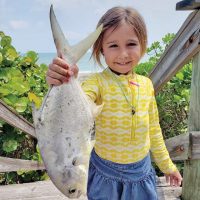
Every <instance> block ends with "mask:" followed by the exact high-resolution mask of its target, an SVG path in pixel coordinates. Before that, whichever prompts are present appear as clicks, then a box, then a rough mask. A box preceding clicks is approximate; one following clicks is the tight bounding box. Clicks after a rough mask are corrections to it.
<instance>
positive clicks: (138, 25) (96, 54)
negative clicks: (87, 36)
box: [92, 6, 147, 65]
mask: <svg viewBox="0 0 200 200" xmlns="http://www.w3.org/2000/svg"><path fill="white" fill-rule="evenodd" d="M122 21H125V22H126V23H128V24H130V25H131V26H133V29H134V31H135V33H136V35H137V37H138V40H139V43H140V45H141V56H143V55H144V54H145V51H146V48H147V30H146V25H145V22H144V19H143V17H142V16H141V15H140V14H139V13H138V11H137V10H135V9H133V8H131V7H120V6H119V7H113V8H111V9H109V10H108V11H107V12H106V13H105V14H104V15H103V16H102V17H101V19H100V20H99V22H98V24H97V27H98V26H100V25H101V24H103V30H102V32H101V34H100V36H99V37H98V39H97V40H96V42H95V43H94V45H93V51H92V56H93V58H94V60H95V61H96V62H97V63H98V64H100V65H102V64H101V61H100V55H101V53H102V41H103V36H104V33H105V32H106V31H107V30H108V29H109V28H111V27H112V28H114V29H115V28H117V26H118V25H120V23H121V22H122Z"/></svg>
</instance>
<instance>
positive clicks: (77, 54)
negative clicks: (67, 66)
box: [72, 25, 103, 64]
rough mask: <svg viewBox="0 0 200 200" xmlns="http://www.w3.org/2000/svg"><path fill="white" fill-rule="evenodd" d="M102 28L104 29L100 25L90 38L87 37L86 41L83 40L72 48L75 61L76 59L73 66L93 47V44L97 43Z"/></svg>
mask: <svg viewBox="0 0 200 200" xmlns="http://www.w3.org/2000/svg"><path fill="white" fill-rule="evenodd" d="M102 28H103V25H100V26H99V27H98V28H97V29H96V30H95V31H94V32H92V33H91V34H90V35H89V36H87V37H86V38H85V39H83V40H82V41H80V42H79V43H78V44H76V45H74V46H73V47H72V54H73V59H74V63H73V64H75V63H76V62H77V61H78V60H79V59H80V58H81V57H82V56H83V55H84V54H85V53H86V52H87V50H88V49H89V48H90V47H91V46H92V44H93V43H94V42H95V41H96V39H97V38H98V37H99V35H100V34H101V31H102Z"/></svg>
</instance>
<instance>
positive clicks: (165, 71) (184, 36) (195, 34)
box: [149, 10, 200, 92]
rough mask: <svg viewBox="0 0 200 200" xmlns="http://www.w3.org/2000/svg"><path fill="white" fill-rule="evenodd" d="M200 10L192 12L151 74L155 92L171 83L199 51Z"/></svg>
mask: <svg viewBox="0 0 200 200" xmlns="http://www.w3.org/2000/svg"><path fill="white" fill-rule="evenodd" d="M199 30H200V10H199V11H194V12H192V13H191V14H190V15H189V17H188V18H187V19H186V21H185V22H184V24H183V25H182V27H181V28H180V30H179V31H178V33H177V34H176V37H175V38H174V40H173V41H172V42H171V43H170V45H169V46H168V48H167V49H166V50H165V52H164V53H163V55H162V56H161V58H160V60H159V61H158V62H157V64H156V66H155V67H154V69H153V70H152V71H151V72H150V73H149V77H150V78H151V80H152V82H153V84H154V88H155V91H156V92H158V91H159V90H160V89H161V87H162V86H163V85H164V84H165V83H166V82H167V81H169V80H170V79H171V78H172V77H173V76H174V75H175V74H176V73H177V72H178V70H180V69H181V68H182V67H183V66H184V64H186V63H187V62H188V61H189V60H190V59H191V58H192V57H193V56H194V55H195V54H196V53H197V52H198V51H199V50H200V45H199V38H200V33H199Z"/></svg>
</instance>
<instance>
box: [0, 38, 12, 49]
mask: <svg viewBox="0 0 200 200" xmlns="http://www.w3.org/2000/svg"><path fill="white" fill-rule="evenodd" d="M11 42H12V39H11V37H10V36H4V37H2V39H1V46H2V47H5V46H9V45H11Z"/></svg>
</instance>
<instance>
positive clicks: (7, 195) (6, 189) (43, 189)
mask: <svg viewBox="0 0 200 200" xmlns="http://www.w3.org/2000/svg"><path fill="white" fill-rule="evenodd" d="M159 183H160V184H161V185H158V187H157V192H158V195H160V194H161V195H162V196H159V200H165V199H167V200H175V199H177V200H178V199H179V198H178V196H180V194H181V188H180V187H177V188H174V187H170V186H169V185H167V184H166V183H164V178H158V184H159ZM0 199H1V200H17V199H20V200H67V199H68V198H67V197H65V196H64V195H63V194H62V193H61V192H60V191H58V190H57V188H56V187H55V186H54V185H53V184H52V182H51V181H39V182H34V183H24V184H15V185H7V186H1V187H0ZM86 199H87V198H86V197H84V196H81V198H80V200H86Z"/></svg>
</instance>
